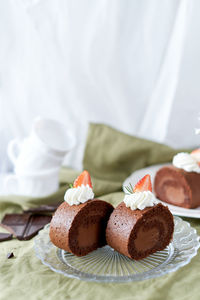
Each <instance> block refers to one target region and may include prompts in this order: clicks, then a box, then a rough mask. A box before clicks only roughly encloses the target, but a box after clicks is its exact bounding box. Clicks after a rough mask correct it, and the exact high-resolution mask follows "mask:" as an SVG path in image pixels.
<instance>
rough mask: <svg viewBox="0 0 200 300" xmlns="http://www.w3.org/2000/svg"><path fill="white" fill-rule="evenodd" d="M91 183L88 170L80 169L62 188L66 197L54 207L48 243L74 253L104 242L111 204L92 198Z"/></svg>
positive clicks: (91, 248) (83, 253)
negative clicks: (64, 187) (70, 182)
mask: <svg viewBox="0 0 200 300" xmlns="http://www.w3.org/2000/svg"><path fill="white" fill-rule="evenodd" d="M91 186H92V185H91V180H90V176H89V173H88V172H87V171H84V172H83V173H82V174H81V175H80V176H79V179H78V180H76V181H75V183H74V187H73V188H71V189H69V190H68V191H67V192H66V194H65V196H67V197H65V198H67V199H66V200H67V201H64V202H63V203H62V204H61V205H60V206H59V207H58V208H57V210H56V212H55V214H54V216H53V218H52V221H51V224H50V239H51V241H52V243H53V244H54V245H55V246H57V247H59V248H61V249H64V250H66V251H68V252H71V253H73V254H75V255H77V256H83V255H86V254H88V253H89V252H91V251H93V250H95V249H97V248H99V247H102V246H104V245H105V244H106V238H105V230H106V226H107V222H108V219H109V217H110V214H111V213H112V211H113V206H112V205H111V204H109V203H107V202H105V201H102V200H99V199H92V197H93V195H94V194H93V193H92V191H91ZM92 194H93V195H92ZM90 197H91V198H90ZM87 198H89V199H87ZM81 201H82V202H83V203H81Z"/></svg>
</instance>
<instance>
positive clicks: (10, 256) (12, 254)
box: [7, 252, 15, 259]
mask: <svg viewBox="0 0 200 300" xmlns="http://www.w3.org/2000/svg"><path fill="white" fill-rule="evenodd" d="M13 257H15V256H14V253H13V252H10V253H8V254H7V259H10V258H13Z"/></svg>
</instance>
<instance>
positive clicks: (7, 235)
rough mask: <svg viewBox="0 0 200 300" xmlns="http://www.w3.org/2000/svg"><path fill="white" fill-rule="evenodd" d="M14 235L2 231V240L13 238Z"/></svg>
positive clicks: (0, 240) (0, 233)
mask: <svg viewBox="0 0 200 300" xmlns="http://www.w3.org/2000/svg"><path fill="white" fill-rule="evenodd" d="M12 237H13V235H12V234H10V233H3V232H0V242H4V241H9V240H12Z"/></svg>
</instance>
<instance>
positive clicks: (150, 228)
mask: <svg viewBox="0 0 200 300" xmlns="http://www.w3.org/2000/svg"><path fill="white" fill-rule="evenodd" d="M173 231H174V221H173V216H172V214H171V213H170V211H169V209H168V208H167V207H166V206H164V205H162V204H157V205H155V206H153V207H146V208H145V209H143V210H139V209H136V210H131V209H130V208H127V207H126V205H125V203H124V202H122V203H120V204H119V205H118V206H117V208H116V209H115V210H114V211H113V213H112V214H111V216H110V219H109V221H108V225H107V229H106V240H107V243H108V245H110V246H111V247H112V248H114V249H115V250H117V251H118V252H120V253H121V254H124V255H126V256H128V257H130V258H132V259H136V260H139V259H142V258H145V257H147V256H148V255H150V254H152V253H154V252H156V251H159V250H163V249H164V248H165V247H166V246H167V245H168V244H169V243H170V240H171V239H172V235H173Z"/></svg>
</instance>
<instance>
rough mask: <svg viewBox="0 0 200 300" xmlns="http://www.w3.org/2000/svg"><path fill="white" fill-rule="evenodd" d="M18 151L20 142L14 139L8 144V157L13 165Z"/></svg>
mask: <svg viewBox="0 0 200 300" xmlns="http://www.w3.org/2000/svg"><path fill="white" fill-rule="evenodd" d="M19 151H20V142H19V140H18V139H14V140H12V141H10V142H9V144H8V157H9V158H10V160H11V161H12V163H13V164H15V163H16V161H17V158H18V155H19Z"/></svg>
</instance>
